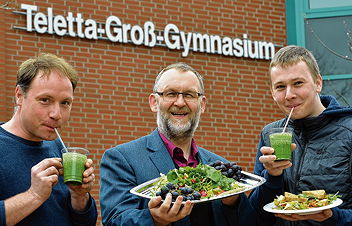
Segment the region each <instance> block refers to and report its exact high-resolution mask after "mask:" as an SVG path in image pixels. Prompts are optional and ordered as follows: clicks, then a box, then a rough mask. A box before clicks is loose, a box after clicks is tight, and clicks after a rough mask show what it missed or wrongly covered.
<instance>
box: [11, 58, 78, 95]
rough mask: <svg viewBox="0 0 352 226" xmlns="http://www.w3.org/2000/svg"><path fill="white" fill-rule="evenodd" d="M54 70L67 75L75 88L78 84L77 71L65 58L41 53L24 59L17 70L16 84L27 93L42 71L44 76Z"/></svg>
mask: <svg viewBox="0 0 352 226" xmlns="http://www.w3.org/2000/svg"><path fill="white" fill-rule="evenodd" d="M52 71H56V72H58V73H60V74H61V75H63V76H66V77H67V78H68V79H69V80H70V81H71V84H72V88H73V90H75V88H76V86H77V72H76V70H75V69H74V68H73V67H72V66H71V65H70V64H69V63H67V62H66V61H65V60H64V59H63V58H60V57H58V56H56V55H54V54H50V53H41V54H39V55H38V56H37V57H35V58H30V59H28V60H26V61H24V62H23V63H22V64H21V65H20V67H19V69H18V71H17V83H16V86H17V85H18V86H20V87H21V89H22V91H23V92H24V93H27V91H28V89H29V87H30V85H31V83H32V81H33V79H34V78H35V77H36V76H37V75H38V74H39V73H40V72H42V73H43V76H47V75H49V74H50V73H51V72H52Z"/></svg>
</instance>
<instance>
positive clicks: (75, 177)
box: [62, 147, 89, 185]
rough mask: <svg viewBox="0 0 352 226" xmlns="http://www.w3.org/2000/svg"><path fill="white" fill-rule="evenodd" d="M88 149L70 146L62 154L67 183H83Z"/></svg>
mask: <svg viewBox="0 0 352 226" xmlns="http://www.w3.org/2000/svg"><path fill="white" fill-rule="evenodd" d="M88 153H89V152H88V150H87V149H84V148H78V147H69V148H67V152H65V151H64V153H63V154H62V159H63V165H64V182H65V183H66V184H74V185H80V184H82V178H83V172H84V170H85V169H86V167H85V163H86V161H87V155H88Z"/></svg>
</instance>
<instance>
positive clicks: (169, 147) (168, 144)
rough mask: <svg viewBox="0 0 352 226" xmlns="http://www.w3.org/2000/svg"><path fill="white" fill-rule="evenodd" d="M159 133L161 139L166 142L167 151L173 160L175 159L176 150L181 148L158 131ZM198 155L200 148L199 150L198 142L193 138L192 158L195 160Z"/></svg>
mask: <svg viewBox="0 0 352 226" xmlns="http://www.w3.org/2000/svg"><path fill="white" fill-rule="evenodd" d="M158 133H159V135H160V137H161V139H162V140H163V142H164V144H165V146H166V149H167V151H168V152H169V154H170V156H171V158H174V150H175V149H176V148H179V147H177V146H176V145H175V144H174V143H172V142H171V141H170V140H169V139H167V138H166V137H165V135H164V134H162V133H161V132H160V131H158ZM182 151H183V150H182ZM197 153H198V148H197V145H196V142H195V141H194V139H193V138H192V141H191V156H193V157H194V158H195V157H196V155H197Z"/></svg>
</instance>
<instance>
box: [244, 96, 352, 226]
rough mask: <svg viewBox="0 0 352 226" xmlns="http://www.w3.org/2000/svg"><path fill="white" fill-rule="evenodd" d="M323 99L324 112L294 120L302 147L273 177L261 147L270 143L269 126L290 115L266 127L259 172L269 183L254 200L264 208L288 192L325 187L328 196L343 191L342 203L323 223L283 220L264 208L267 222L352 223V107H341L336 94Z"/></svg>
mask: <svg viewBox="0 0 352 226" xmlns="http://www.w3.org/2000/svg"><path fill="white" fill-rule="evenodd" d="M321 101H322V103H323V105H324V106H325V107H326V109H325V110H324V111H323V112H322V113H321V114H320V115H319V116H317V117H310V118H305V119H298V120H292V119H291V120H290V121H289V124H288V126H289V127H292V128H293V129H294V134H293V143H295V144H296V145H297V148H296V150H295V151H294V152H293V156H292V164H293V165H292V167H290V168H288V169H286V170H284V173H283V175H282V176H279V177H273V176H270V175H268V173H267V171H266V170H265V169H264V167H263V165H262V164H261V163H260V162H259V157H260V156H261V153H260V151H259V150H260V148H261V147H262V146H269V143H268V136H267V133H268V129H269V128H271V127H282V126H283V125H284V124H285V122H286V119H282V120H279V121H276V122H273V123H271V124H269V125H267V126H265V127H264V129H263V130H262V133H261V140H260V144H259V146H258V153H257V161H256V165H255V170H254V171H255V174H258V175H261V176H263V177H265V178H266V179H267V183H266V184H265V185H264V186H262V187H261V188H258V189H256V191H255V192H253V194H252V196H253V197H251V199H252V200H254V203H253V204H254V205H256V206H257V207H258V208H259V209H260V208H262V207H263V205H265V204H267V203H269V202H272V201H273V199H274V198H275V197H276V195H280V194H283V192H284V191H288V192H291V193H295V194H298V193H301V192H302V191H304V190H316V189H324V190H325V191H326V192H327V193H329V194H335V193H336V192H339V194H340V195H341V196H342V198H341V199H342V200H343V203H342V204H341V205H340V206H339V207H338V208H333V216H332V217H331V218H329V219H328V220H326V221H325V222H322V223H318V222H313V221H299V222H288V221H283V220H282V219H279V218H277V219H275V218H274V216H273V215H272V214H268V213H265V212H264V211H262V210H260V212H261V216H262V220H261V222H260V223H262V224H263V225H274V222H275V220H277V221H276V225H352V173H351V170H352V108H348V107H342V106H340V105H339V104H338V102H337V101H336V99H335V98H334V97H332V96H321Z"/></svg>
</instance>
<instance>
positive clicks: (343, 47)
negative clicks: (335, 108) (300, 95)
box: [286, 0, 352, 106]
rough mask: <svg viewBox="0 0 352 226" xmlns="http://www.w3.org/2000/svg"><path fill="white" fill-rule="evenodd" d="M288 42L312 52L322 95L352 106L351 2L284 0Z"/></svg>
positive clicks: (340, 0)
mask: <svg viewBox="0 0 352 226" xmlns="http://www.w3.org/2000/svg"><path fill="white" fill-rule="evenodd" d="M286 11H287V37H288V44H294V45H300V46H304V47H306V48H307V49H309V50H310V51H312V53H313V54H314V56H315V58H316V59H317V61H318V64H319V68H320V72H321V74H322V76H323V80H324V82H323V90H322V94H329V95H333V96H335V97H336V98H337V99H338V101H339V102H340V103H341V104H342V105H345V106H352V90H350V89H349V87H351V85H352V2H351V1H350V0H286Z"/></svg>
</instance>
